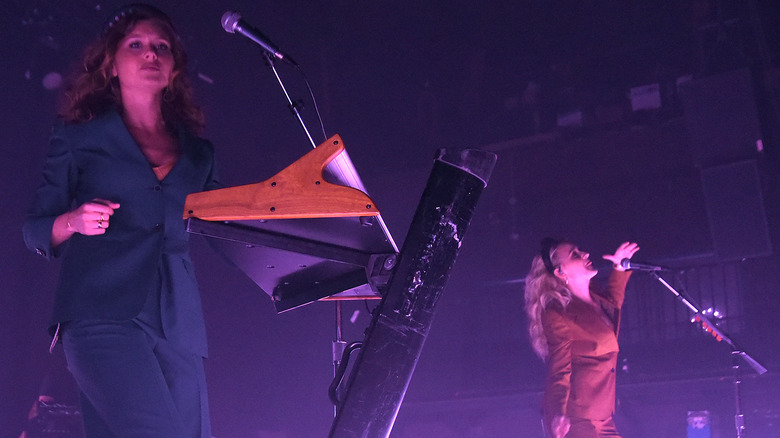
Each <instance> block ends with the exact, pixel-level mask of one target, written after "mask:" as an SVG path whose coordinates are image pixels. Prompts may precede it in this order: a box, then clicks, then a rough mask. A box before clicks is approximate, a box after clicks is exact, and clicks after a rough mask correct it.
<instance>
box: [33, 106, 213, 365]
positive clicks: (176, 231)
mask: <svg viewBox="0 0 780 438" xmlns="http://www.w3.org/2000/svg"><path fill="white" fill-rule="evenodd" d="M176 135H177V137H178V140H179V142H180V145H181V149H182V153H181V157H179V159H178V161H177V162H176V164H175V166H174V167H173V169H171V171H170V172H169V173H168V175H166V177H165V178H164V179H163V180H159V179H158V178H157V176H156V175H155V173H154V171H153V170H152V166H151V164H150V163H149V162H148V160H147V159H146V157H145V156H144V154H143V153H142V152H141V149H140V147H139V146H138V144H137V143H136V142H135V140H134V139H133V138H132V136H131V135H130V133H129V131H128V130H127V128H126V127H125V124H124V122H123V121H122V118H121V117H120V115H119V114H118V113H117V112H116V111H113V110H112V111H109V112H107V113H106V114H104V115H103V116H101V117H98V118H96V119H94V120H92V121H89V122H86V123H80V124H59V125H58V126H56V127H55V128H54V130H53V133H52V136H51V139H50V142H49V152H48V155H47V157H46V162H45V165H44V170H43V177H44V183H43V184H42V185H41V186H40V187H39V188H38V190H37V191H36V193H35V197H34V201H33V204H32V206H31V208H30V210H29V213H28V216H27V220H26V222H25V224H24V239H25V242H26V244H27V246H28V247H29V248H30V249H32V250H33V251H36V252H37V253H38V254H40V255H42V256H44V257H46V258H47V259H48V258H50V257H58V256H60V255H62V258H63V261H62V268H61V272H60V279H59V283H58V285H57V289H56V293H55V299H54V311H53V315H52V320H51V324H52V326H55V325H56V324H59V323H62V322H65V321H70V320H119V321H121V320H129V319H132V318H134V317H136V316H137V315H138V314H139V313H140V312H141V309H142V308H143V306H144V304H145V303H146V302H147V298H148V297H149V295H150V293H160V292H159V288H160V287H161V283H162V286H163V287H164V288H167V289H168V291H167V295H168V296H167V297H166V295H163V299H164V300H166V299H167V300H169V301H172V302H171V303H169V304H170V306H168V307H167V309H168V310H169V311H171V312H173V314H171V315H167V316H165V317H164V318H163V319H164V320H166V319H167V320H169V321H171V322H172V323H173V324H174V325H175V327H172V328H171V330H170V332H171V336H172V337H173V338H174V339H177V342H179V343H181V344H182V345H183V346H184V347H186V348H187V349H189V350H190V351H194V352H197V353H200V354H202V355H204V356H205V355H206V339H205V327H204V323H203V312H202V309H201V302H200V295H199V291H198V287H197V282H196V279H195V275H194V273H193V268H192V262H191V260H190V256H189V252H188V238H189V236H188V233H187V232H186V230H185V228H184V221H183V219H182V215H183V210H184V200H185V198H186V196H187V195H188V194H190V193H193V192H200V191H204V190H211V189H214V188H218V187H219V186H220V184H219V182H218V179H217V177H216V172H215V164H214V148H213V146H212V145H211V143H209V142H208V141H206V140H204V139H201V138H198V137H196V136H194V135H192V134H191V133H188V132H184V131H180V132H178V133H177V134H176ZM94 198H101V199H106V200H110V201H113V202H118V203H119V204H120V208H118V209H117V210H116V211H115V213H114V215H113V216H112V217H111V220H110V225H109V228H108V229H107V230H106V233H105V234H103V235H97V236H85V235H82V234H78V233H76V234H74V235H73V236H72V237H71V238H70V239H68V241H66V242H65V243H63V244H62V245H60V246H58V247H57V248H52V246H51V243H50V240H51V230H52V225H53V223H54V219H55V218H56V217H57V216H58V215H60V214H62V213H64V212H66V211H68V210H70V209H72V208H75V207H77V206H79V205H81V204H83V203H84V202H87V201H91V200H92V199H94Z"/></svg>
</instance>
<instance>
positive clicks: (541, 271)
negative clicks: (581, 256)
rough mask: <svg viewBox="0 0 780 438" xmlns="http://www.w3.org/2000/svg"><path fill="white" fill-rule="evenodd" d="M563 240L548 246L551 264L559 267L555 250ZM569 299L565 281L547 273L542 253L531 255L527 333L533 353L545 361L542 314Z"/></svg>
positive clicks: (526, 302)
mask: <svg viewBox="0 0 780 438" xmlns="http://www.w3.org/2000/svg"><path fill="white" fill-rule="evenodd" d="M562 243H566V242H557V243H556V245H555V246H553V247H551V248H550V254H549V255H550V259H549V261H550V262H551V264H552V266H554V267H555V266H558V264H559V262H560V256H559V255H558V254H556V251H555V249H556V248H557V247H558V246H560V245H561V244H562ZM571 299H572V294H571V291H570V290H569V288H568V287H567V286H566V284H565V283H564V282H563V281H562V280H561V279H559V278H558V277H556V276H555V275H554V274H553V273H551V272H550V269H549V268H548V266H546V265H545V262H544V260H543V259H542V256H541V255H537V256H536V257H534V259H533V261H532V262H531V270H530V271H529V272H528V275H526V277H525V313H526V314H527V315H528V335H529V338H530V341H531V347H533V349H534V351H535V352H536V354H537V355H538V356H539V357H540V358H542V360H547V355H548V353H549V348H548V345H547V338H546V337H545V336H544V327H542V313H543V312H544V310H545V309H546V308H547V307H548V306H549V305H550V304H553V303H558V304H559V305H560V306H561V307H563V308H565V307H566V306H567V305H568V304H569V303H570V302H571Z"/></svg>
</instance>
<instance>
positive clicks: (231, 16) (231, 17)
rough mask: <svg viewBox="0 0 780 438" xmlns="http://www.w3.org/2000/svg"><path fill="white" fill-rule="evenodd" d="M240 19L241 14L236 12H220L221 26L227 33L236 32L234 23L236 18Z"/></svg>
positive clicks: (235, 23) (236, 20) (236, 22)
mask: <svg viewBox="0 0 780 438" xmlns="http://www.w3.org/2000/svg"><path fill="white" fill-rule="evenodd" d="M240 19H241V14H239V13H238V12H233V11H227V12H225V13H224V14H222V28H223V29H225V32H227V33H236V25H237V24H238V20H240Z"/></svg>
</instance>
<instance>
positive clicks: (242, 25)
mask: <svg viewBox="0 0 780 438" xmlns="http://www.w3.org/2000/svg"><path fill="white" fill-rule="evenodd" d="M222 28H223V29H225V32H227V33H236V32H238V33H240V34H241V35H243V36H245V37H247V38H249V39H250V40H252V41H254V42H255V43H257V44H259V45H260V47H262V48H263V49H264V50H265V51H266V52H268V53H270V54H271V55H272V56H273V57H274V58H277V59H281V60H282V61H287V62H289V63H290V64H292V65H294V66H297V65H298V63H297V62H295V61H293V60H292V58H290V57H289V56H287V55H286V54H284V53H283V52H282V51H281V50H279V47H277V46H276V44H274V43H272V42H271V40H269V39H268V37H267V36H265V35H263V33H262V32H260V31H259V30H257V29H255V28H254V27H252V26H251V25H250V24H249V23H247V22H246V21H244V20H242V19H241V14H239V13H238V12H233V11H227V12H225V13H224V14H222Z"/></svg>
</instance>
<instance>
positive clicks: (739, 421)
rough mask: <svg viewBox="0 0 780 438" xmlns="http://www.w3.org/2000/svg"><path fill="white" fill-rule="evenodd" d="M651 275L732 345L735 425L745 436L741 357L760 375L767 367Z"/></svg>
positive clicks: (716, 335)
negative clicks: (741, 388)
mask: <svg viewBox="0 0 780 438" xmlns="http://www.w3.org/2000/svg"><path fill="white" fill-rule="evenodd" d="M649 273H650V275H652V276H653V277H655V279H656V280H658V281H659V282H660V283H661V284H663V285H664V286H665V287H666V288H667V289H669V291H671V292H672V294H674V296H675V297H677V299H678V300H680V301H681V302H682V303H683V304H684V305H685V306H686V307H688V309H690V310H691V311H692V312H693V314H694V320H693V321H694V322H699V323H701V325H702V327H703V328H704V330H705V331H707V333H710V334H711V335H712V336H713V337H714V338H715V339H716V340H717V341H718V342H721V341H725V342H726V343H727V344H729V346H731V357H732V366H731V368H732V370H733V371H734V399H735V402H736V413H735V415H734V426H735V427H736V429H737V438H744V437H745V435H744V432H745V416H744V414H742V399H741V396H740V389H739V385H740V383H742V379H741V377H740V376H741V374H740V366H739V357H742V359H744V360H745V362H747V363H748V365H750V366H751V367H752V368H753V370H754V371H755V372H756V373H758V374H759V375H761V374H764V373H766V372H767V369H766V368H764V366H762V365H761V364H760V363H758V361H757V360H755V359H753V357H751V356H750V355H749V354H748V353H747V352H746V351H744V350H742V349H741V348H739V347H738V346H737V345H736V343H735V342H734V341H733V340H732V339H731V338H729V337H728V336H726V334H725V333H724V332H723V331H721V330H720V329H719V328H718V326H716V325H715V324H713V323H712V321H711V320H710V319H709V318H708V317H707V315H705V314H704V313H703V312H702V311H701V309H700V308H699V307H698V306H696V305H695V304H694V303H692V302H691V300H689V299H687V298H685V297H684V296H683V295H682V294H680V293H679V292H678V291H677V290H675V289H674V287H672V285H671V284H669V283H668V282H667V281H666V280H664V279H663V278H661V276H660V275H658V273H657V272H656V271H650V272H649Z"/></svg>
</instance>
